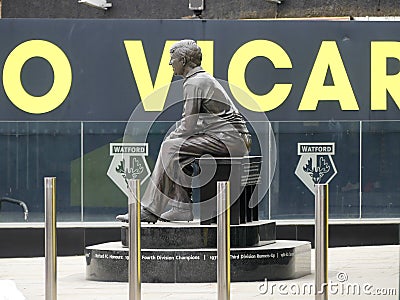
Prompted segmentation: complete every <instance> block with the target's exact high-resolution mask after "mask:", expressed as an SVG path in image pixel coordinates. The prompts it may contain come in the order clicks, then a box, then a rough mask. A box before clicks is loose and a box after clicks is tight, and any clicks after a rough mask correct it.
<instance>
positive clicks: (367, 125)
mask: <svg viewBox="0 0 400 300" xmlns="http://www.w3.org/2000/svg"><path fill="white" fill-rule="evenodd" d="M126 125H127V123H126V122H0V143H1V145H2V147H0V166H1V169H2V176H0V197H2V198H4V199H8V198H11V199H16V200H21V201H24V202H25V203H26V204H27V206H28V209H29V222H42V221H43V220H44V204H43V203H44V200H43V195H44V191H43V177H45V176H55V177H57V211H58V215H57V217H58V221H66V222H69V221H72V222H81V221H89V222H91V221H101V222H104V221H114V220H115V216H116V215H117V214H121V213H125V212H126V208H127V197H126V195H125V194H124V193H123V192H122V191H121V190H120V189H119V188H118V187H117V186H116V185H115V183H114V182H113V181H112V180H111V179H110V178H109V177H108V176H107V171H108V169H109V167H110V163H111V160H112V156H111V155H110V146H109V145H110V143H119V142H123V141H125V142H127V140H124V132H125V128H126ZM173 125H174V122H161V121H157V122H155V123H153V124H152V125H151V126H150V127H149V125H148V124H146V123H145V122H142V123H140V122H137V124H136V125H135V126H138V128H141V129H140V130H138V139H139V140H138V141H137V142H147V143H149V145H150V146H149V155H148V157H147V159H146V161H147V163H148V165H149V168H150V170H152V168H153V167H154V163H155V161H156V159H157V156H158V152H159V148H160V145H161V142H162V140H163V138H164V136H165V134H166V133H167V131H168V130H169V129H170V128H171V126H173ZM254 126H255V127H257V126H260V128H261V129H257V128H253V127H254ZM148 127H149V131H148V132H147V131H146V132H145V133H143V132H142V131H143V130H144V129H145V128H148ZM249 127H251V128H252V131H253V132H254V130H255V129H257V130H258V132H262V135H265V136H263V138H261V139H260V138H257V137H256V136H255V135H254V138H253V149H252V152H251V155H259V154H260V153H261V151H260V149H261V148H262V147H264V146H265V145H261V144H262V143H264V142H265V141H266V140H270V137H269V138H268V139H266V136H273V137H274V138H275V142H276V155H277V159H276V169H275V173H274V174H273V175H274V176H273V179H272V184H271V189H270V191H269V192H268V194H266V195H264V197H263V201H262V202H261V205H260V217H261V218H262V219H312V218H313V217H314V197H313V195H312V193H311V192H310V191H309V190H308V188H307V187H306V186H305V185H304V184H303V182H302V181H301V180H300V179H299V178H298V177H297V176H296V175H295V169H296V167H297V165H298V162H299V158H300V156H299V155H297V144H298V143H304V142H334V143H335V154H334V155H333V156H332V158H333V161H334V163H335V165H336V168H337V172H338V173H337V175H336V176H335V177H334V178H333V180H332V181H331V182H330V184H329V186H330V217H331V218H334V219H348V218H360V217H362V218H399V217H400V199H399V195H400V187H399V186H400V185H399V184H398V183H397V181H398V178H400V176H399V175H400V158H399V157H400V156H399V151H400V122H396V121H390V122H389V121H387V122H358V121H356V122H335V121H329V122H272V129H273V132H270V131H269V130H267V129H268V127H265V126H262V124H258V123H253V124H251V126H249ZM263 127H265V128H263ZM142 129H143V130H142ZM260 141H261V142H260ZM129 142H132V141H130V140H129ZM269 146H271V145H268V147H269ZM360 149H361V152H360ZM263 159H264V160H265V159H267V160H268V159H270V157H266V156H265V155H264V157H263ZM360 162H361V165H360ZM271 167H272V164H271ZM270 174H272V173H271V170H267V171H266V172H265V173H264V174H263V176H264V177H265V178H268V176H269V175H270ZM268 181H269V180H268V179H267V180H265V181H264V183H263V184H266V185H267V184H268ZM144 188H145V186H144V187H143V189H142V190H144ZM17 204H18V203H17ZM0 208H1V209H0V222H3V223H5V222H23V221H24V214H23V210H22V207H20V206H19V205H16V204H15V203H10V202H7V201H2V202H1V207H0Z"/></svg>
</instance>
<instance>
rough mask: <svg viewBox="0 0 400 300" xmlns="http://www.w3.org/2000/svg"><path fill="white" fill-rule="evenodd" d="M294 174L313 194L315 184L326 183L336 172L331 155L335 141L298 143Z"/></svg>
mask: <svg viewBox="0 0 400 300" xmlns="http://www.w3.org/2000/svg"><path fill="white" fill-rule="evenodd" d="M297 154H298V155H300V159H299V162H298V164H297V167H296V171H295V174H296V175H297V177H299V179H300V180H301V181H302V182H303V183H304V184H305V185H306V187H307V188H308V189H309V190H310V191H311V192H312V193H313V194H314V193H315V190H314V189H315V188H314V187H315V185H316V184H328V183H329V182H330V181H331V180H332V179H333V177H335V175H336V174H337V170H336V167H335V164H334V162H333V159H332V156H333V155H334V154H335V143H298V144H297Z"/></svg>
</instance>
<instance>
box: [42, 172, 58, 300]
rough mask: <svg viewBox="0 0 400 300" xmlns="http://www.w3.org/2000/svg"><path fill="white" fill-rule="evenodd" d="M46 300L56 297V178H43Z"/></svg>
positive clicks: (53, 299) (54, 299)
mask: <svg viewBox="0 0 400 300" xmlns="http://www.w3.org/2000/svg"><path fill="white" fill-rule="evenodd" d="M44 201H45V239H46V240H45V270H46V271H45V273H46V274H45V280H46V287H45V289H46V296H45V299H46V300H56V299H57V235H56V227H57V226H56V178H55V177H45V178H44Z"/></svg>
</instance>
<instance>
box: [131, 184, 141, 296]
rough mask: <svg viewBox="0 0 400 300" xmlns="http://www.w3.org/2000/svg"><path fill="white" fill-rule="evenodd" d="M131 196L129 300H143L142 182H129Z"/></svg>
mask: <svg viewBox="0 0 400 300" xmlns="http://www.w3.org/2000/svg"><path fill="white" fill-rule="evenodd" d="M128 185H129V190H130V194H129V197H128V207H129V212H128V213H129V268H128V271H129V274H128V276H129V300H140V298H141V271H140V260H141V250H140V248H141V247H140V180H137V179H131V180H129V181H128Z"/></svg>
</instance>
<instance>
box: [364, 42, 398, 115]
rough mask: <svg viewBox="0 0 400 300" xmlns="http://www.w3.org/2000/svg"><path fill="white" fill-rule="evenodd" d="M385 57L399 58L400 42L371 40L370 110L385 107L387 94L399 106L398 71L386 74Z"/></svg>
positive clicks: (384, 108)
mask: <svg viewBox="0 0 400 300" xmlns="http://www.w3.org/2000/svg"><path fill="white" fill-rule="evenodd" d="M387 58H395V59H397V60H400V42H392V41H390V42H384V41H379V42H378V41H377V42H371V110H386V109H387V94H386V91H388V92H389V94H390V95H391V96H392V98H393V100H394V102H395V103H396V104H397V107H399V108H400V88H399V85H400V73H397V74H394V75H387Z"/></svg>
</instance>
